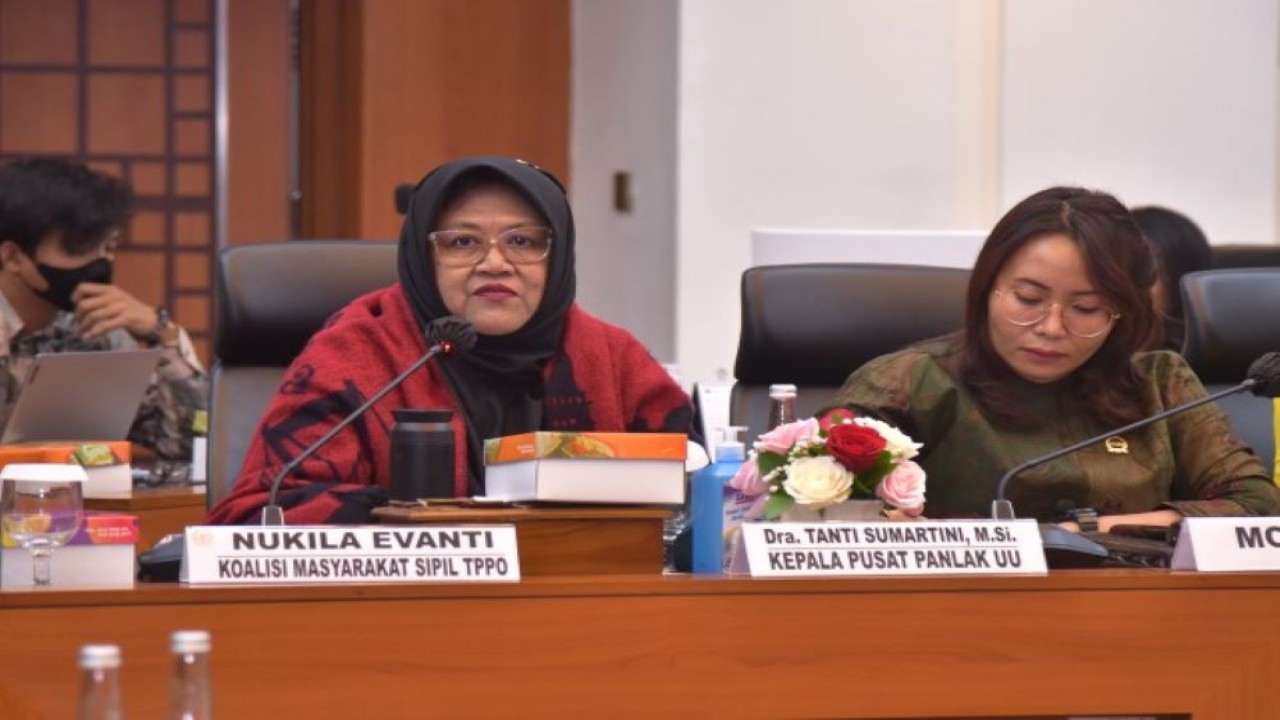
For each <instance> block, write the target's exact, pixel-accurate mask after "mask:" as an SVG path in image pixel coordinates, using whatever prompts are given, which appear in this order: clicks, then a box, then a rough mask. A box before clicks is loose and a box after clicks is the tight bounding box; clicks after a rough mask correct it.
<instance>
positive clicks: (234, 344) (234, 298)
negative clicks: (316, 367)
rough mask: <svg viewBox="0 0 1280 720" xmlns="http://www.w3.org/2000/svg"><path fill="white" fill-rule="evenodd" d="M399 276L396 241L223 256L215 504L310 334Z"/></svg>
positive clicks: (213, 400)
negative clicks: (335, 313) (333, 316)
mask: <svg viewBox="0 0 1280 720" xmlns="http://www.w3.org/2000/svg"><path fill="white" fill-rule="evenodd" d="M398 280H399V277H398V275H397V271H396V243H394V242H383V241H373V240H295V241H290V242H279V243H265V244H258V245H242V246H239V247H233V248H228V249H226V250H223V251H222V252H221V253H220V254H219V255H218V264H217V268H216V270H215V279H214V283H215V284H214V293H215V300H214V302H215V306H214V307H215V311H214V312H215V316H214V354H215V355H216V360H215V362H214V365H213V370H212V372H211V374H210V402H209V452H208V456H209V465H208V477H209V485H208V500H207V502H208V504H209V506H210V507H212V506H213V505H214V504H215V503H217V501H218V500H219V499H220V498H221V497H222V496H223V495H224V494H226V492H227V491H228V490H230V489H231V485H232V484H233V483H234V482H235V479H236V475H237V473H239V471H240V465H241V463H242V462H243V461H244V455H245V453H246V452H247V451H248V449H249V442H250V440H251V439H252V435H253V432H254V430H255V429H256V428H257V426H258V422H259V420H261V418H262V413H263V411H264V410H266V407H267V403H268V402H269V401H270V399H271V397H272V395H274V394H275V391H276V388H277V387H278V386H279V384H280V378H281V376H282V375H283V374H284V370H285V368H286V367H288V365H289V363H290V362H292V361H293V359H294V358H295V357H296V356H297V355H298V353H299V352H300V351H301V350H302V347H303V345H305V344H306V342H307V340H308V339H309V338H310V337H311V336H312V335H313V334H314V333H315V332H316V331H317V330H319V329H320V327H321V325H323V324H324V322H325V320H326V319H328V317H329V316H330V315H332V314H333V313H334V312H335V311H337V310H339V309H340V308H342V307H343V306H344V305H346V304H347V303H349V302H351V301H352V300H354V299H355V298H357V297H359V296H360V295H363V294H365V293H367V292H370V291H373V290H377V289H378V288H382V287H386V286H388V285H392V284H394V283H395V282H397V281H398Z"/></svg>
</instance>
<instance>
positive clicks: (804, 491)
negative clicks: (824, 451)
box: [782, 455, 853, 507]
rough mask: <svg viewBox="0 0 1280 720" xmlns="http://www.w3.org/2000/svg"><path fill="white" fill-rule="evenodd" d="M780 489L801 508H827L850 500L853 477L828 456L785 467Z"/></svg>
mask: <svg viewBox="0 0 1280 720" xmlns="http://www.w3.org/2000/svg"><path fill="white" fill-rule="evenodd" d="M782 488H783V489H784V490H786V491H787V494H788V495H790V496H791V497H793V498H795V501H796V502H797V503H798V504H800V505H812V506H816V507H827V506H829V505H835V504H836V503H842V502H844V501H845V500H848V499H849V492H850V490H852V488H853V473H851V472H849V471H848V470H846V469H845V467H844V466H843V465H841V464H840V463H839V462H836V459H835V458H833V457H831V456H830V455H821V456H819V457H807V458H800V459H799V460H795V461H793V462H792V463H791V464H790V465H788V466H787V479H786V480H783V481H782Z"/></svg>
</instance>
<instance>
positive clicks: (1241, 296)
mask: <svg viewBox="0 0 1280 720" xmlns="http://www.w3.org/2000/svg"><path fill="white" fill-rule="evenodd" d="M1182 306H1183V311H1184V313H1185V314H1186V323H1187V337H1186V341H1185V343H1184V345H1183V347H1182V354H1183V355H1184V356H1185V357H1186V358H1187V362H1188V363H1190V364H1191V367H1192V369H1193V370H1195V371H1196V374H1197V375H1199V376H1200V380H1201V381H1202V382H1204V384H1205V387H1206V388H1207V389H1208V390H1209V391H1211V392H1212V391H1215V390H1223V389H1226V388H1227V387H1230V386H1232V385H1236V384H1238V383H1240V382H1241V381H1242V380H1244V378H1245V373H1246V372H1247V371H1248V369H1249V364H1250V363H1252V362H1253V361H1254V360H1256V359H1257V358H1258V357H1259V356H1261V355H1263V354H1265V353H1268V352H1271V351H1275V350H1280V320H1278V319H1277V318H1276V313H1277V311H1280V267H1276V268H1247V269H1235V270H1203V271H1201V272H1194V273H1187V274H1186V275H1184V276H1182ZM1218 406H1219V407H1221V408H1222V409H1223V411H1225V412H1226V413H1227V415H1229V416H1230V417H1231V424H1232V425H1233V426H1234V427H1235V431H1236V434H1237V435H1239V436H1240V438H1241V439H1242V440H1244V442H1245V443H1246V444H1247V445H1249V446H1251V447H1252V448H1253V449H1254V450H1255V451H1257V453H1258V456H1259V457H1260V458H1262V463H1263V465H1265V466H1266V468H1267V470H1268V471H1271V470H1272V469H1273V468H1274V467H1275V453H1276V446H1275V420H1274V413H1275V410H1274V407H1273V401H1272V400H1271V399H1269V398H1260V397H1257V396H1254V395H1251V394H1244V395H1232V396H1230V397H1227V398H1223V399H1222V400H1219V401H1218Z"/></svg>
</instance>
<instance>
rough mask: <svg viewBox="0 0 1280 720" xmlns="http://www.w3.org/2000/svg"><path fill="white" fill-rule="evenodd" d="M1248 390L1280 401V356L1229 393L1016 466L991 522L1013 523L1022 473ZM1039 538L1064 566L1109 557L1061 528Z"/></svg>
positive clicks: (1263, 361) (1044, 529)
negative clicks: (1013, 498)
mask: <svg viewBox="0 0 1280 720" xmlns="http://www.w3.org/2000/svg"><path fill="white" fill-rule="evenodd" d="M1246 390H1249V391H1252V392H1253V394H1254V395H1258V396H1260V397H1270V398H1274V397H1280V352H1269V353H1267V354H1265V355H1263V356H1262V357H1260V358H1258V359H1257V360H1254V361H1253V363H1252V364H1251V365H1249V370H1248V372H1247V373H1245V380H1244V382H1242V383H1240V384H1239V385H1235V386H1233V387H1229V388H1227V389H1226V390H1219V391H1218V392H1215V393H1211V394H1209V395H1205V396H1204V397H1202V398H1199V399H1197V400H1192V401H1191V402H1189V403H1184V404H1182V405H1178V406H1177V407H1172V408H1169V409H1168V410H1165V411H1164V412H1162V413H1158V414H1156V415H1152V416H1151V417H1149V418H1144V419H1142V420H1138V421H1137V422H1133V423H1129V424H1128V425H1125V426H1124V427H1122V428H1117V429H1115V430H1112V431H1110V432H1106V433H1103V434H1101V435H1095V436H1094V437H1091V438H1088V439H1086V440H1081V441H1080V442H1078V443H1075V444H1073V445H1068V446H1067V447H1064V448H1061V449H1058V450H1054V451H1053V452H1049V453H1045V454H1044V455H1039V456H1037V457H1033V458H1031V459H1030V460H1028V461H1026V462H1024V463H1022V464H1020V465H1015V466H1014V467H1013V468H1012V469H1010V470H1009V472H1007V473H1005V474H1004V476H1003V477H1001V478H1000V484H999V485H997V486H996V498H995V500H993V501H992V502H991V519H993V520H1013V519H1014V518H1015V517H1016V516H1015V515H1014V513H1013V503H1012V502H1010V501H1009V500H1008V499H1006V498H1005V496H1004V494H1005V490H1006V489H1007V488H1008V486H1009V481H1011V480H1012V479H1013V478H1014V477H1016V476H1017V475H1018V474H1019V473H1021V472H1023V471H1025V470H1029V469H1030V468H1033V467H1036V466H1038V465H1043V464H1045V463H1047V462H1050V461H1053V460H1057V459H1058V458H1060V457H1062V456H1064V455H1070V454H1071V453H1073V452H1076V451H1078V450H1081V449H1083V448H1086V447H1088V446H1090V445H1093V444H1095V443H1100V442H1102V441H1104V440H1106V439H1107V438H1109V437H1113V436H1115V435H1123V434H1124V433H1127V432H1130V431H1132V430H1138V429H1140V428H1144V427H1146V426H1148V425H1150V424H1152V423H1156V422H1159V421H1161V420H1164V419H1165V418H1168V417H1170V416H1173V415H1177V414H1178V413H1181V412H1183V411H1186V410H1190V409H1192V408H1195V407H1199V406H1201V405H1204V404H1205V403H1209V402H1213V401H1215V400H1218V399H1220V398H1224V397H1227V396H1228V395H1235V394H1236V393H1241V392H1244V391H1246ZM1040 535H1041V540H1042V541H1043V542H1044V546H1045V552H1046V555H1047V554H1048V553H1049V552H1050V551H1055V552H1058V553H1061V554H1062V560H1063V561H1064V564H1088V563H1087V562H1085V561H1086V560H1087V558H1088V557H1092V558H1096V561H1100V560H1101V559H1103V558H1105V557H1106V556H1107V551H1106V548H1104V547H1102V546H1101V545H1099V544H1098V543H1095V542H1093V541H1092V540H1089V539H1088V538H1085V537H1082V536H1081V535H1079V534H1078V533H1073V532H1071V531H1069V530H1067V529H1066V528H1062V527H1059V526H1058V525H1053V524H1042V525H1041V526H1040ZM1073 554H1074V555H1083V556H1086V557H1084V558H1078V559H1077V561H1075V562H1073V561H1072V559H1071V558H1070V557H1069V556H1070V555H1073Z"/></svg>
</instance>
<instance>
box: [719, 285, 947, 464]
mask: <svg viewBox="0 0 1280 720" xmlns="http://www.w3.org/2000/svg"><path fill="white" fill-rule="evenodd" d="M968 284H969V271H968V270H961V269H957V268H940V267H924V266H915V265H876V264H863V263H829V264H811V265H774V266H761V267H754V268H750V269H748V270H747V271H746V272H744V273H743V274H742V333H741V335H740V337H739V340H738V356H737V361H736V363H735V366H734V375H735V377H736V378H737V381H738V382H737V384H736V385H735V386H734V388H733V391H732V393H731V397H730V405H729V414H730V420H731V422H732V423H733V424H734V425H745V426H746V427H747V428H748V431H747V436H746V438H744V439H745V440H746V441H747V442H748V444H749V443H750V442H751V441H753V440H754V439H755V438H756V437H758V436H759V435H760V433H761V432H764V430H765V429H766V426H767V425H768V419H769V385H771V384H774V383H792V384H794V385H796V386H797V390H798V397H797V399H796V411H797V414H798V415H799V416H800V417H807V416H810V415H812V414H813V413H814V412H815V411H817V410H819V409H820V408H822V407H823V406H825V405H827V404H829V403H830V402H831V400H832V398H833V396H834V395H835V392H836V390H838V389H839V388H840V385H842V384H843V383H844V381H845V379H846V378H847V377H848V376H849V373H851V372H853V371H854V370H855V369H857V368H858V366H860V365H862V364H863V363H865V362H867V361H868V360H870V359H872V358H875V357H878V356H880V355H884V354H886V353H890V352H893V351H895V350H898V349H901V348H902V347H904V346H906V345H910V344H911V343H913V342H916V341H919V340H925V339H927V338H931V337H936V336H938V335H944V334H946V333H948V332H951V331H954V330H958V329H960V327H961V326H962V325H963V324H964V298H965V291H966V288H967V287H968Z"/></svg>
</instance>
